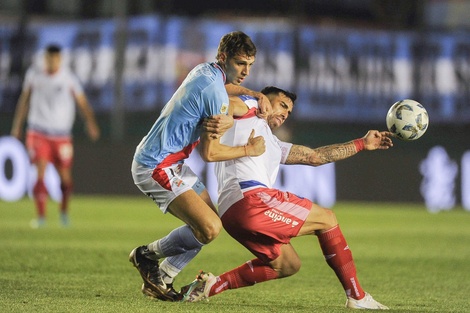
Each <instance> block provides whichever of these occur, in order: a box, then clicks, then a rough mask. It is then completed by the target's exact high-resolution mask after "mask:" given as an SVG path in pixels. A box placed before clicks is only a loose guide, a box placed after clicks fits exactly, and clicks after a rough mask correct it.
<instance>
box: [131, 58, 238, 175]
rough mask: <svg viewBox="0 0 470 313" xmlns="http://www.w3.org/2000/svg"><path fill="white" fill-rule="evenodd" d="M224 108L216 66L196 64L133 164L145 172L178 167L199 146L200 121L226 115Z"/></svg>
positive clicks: (220, 72) (220, 76)
mask: <svg viewBox="0 0 470 313" xmlns="http://www.w3.org/2000/svg"><path fill="white" fill-rule="evenodd" d="M228 105H229V99H228V95H227V91H226V90H225V73H224V72H223V70H222V69H221V68H220V66H219V65H217V64H216V63H203V64H199V65H198V66H196V67H195V68H194V69H193V70H192V71H191V72H190V73H189V74H188V76H187V77H186V79H185V80H184V81H183V83H182V84H181V86H180V87H179V88H178V90H176V92H175V94H174V95H173V97H172V98H171V99H170V101H169V102H168V103H167V104H166V105H165V107H164V108H163V109H162V112H161V113H160V116H159V117H158V119H157V120H156V122H155V124H153V126H152V128H151V129H150V131H149V133H148V134H147V135H146V136H145V137H144V138H143V139H142V141H141V142H140V144H139V145H138V146H137V149H136V151H135V154H134V160H135V161H136V162H138V163H140V164H142V165H144V166H146V167H149V168H155V167H156V166H157V165H161V166H165V165H171V164H174V163H181V162H182V160H184V159H186V158H187V157H188V156H189V154H190V153H191V151H192V150H193V149H194V147H195V146H196V145H197V144H198V143H199V137H200V135H201V130H202V128H201V127H202V120H203V119H204V118H206V117H209V116H212V115H217V114H227V113H228Z"/></svg>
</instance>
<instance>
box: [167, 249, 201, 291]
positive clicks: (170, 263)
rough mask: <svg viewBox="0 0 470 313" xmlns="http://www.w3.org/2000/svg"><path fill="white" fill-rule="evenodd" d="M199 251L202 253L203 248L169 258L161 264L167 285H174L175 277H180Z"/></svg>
mask: <svg viewBox="0 0 470 313" xmlns="http://www.w3.org/2000/svg"><path fill="white" fill-rule="evenodd" d="M199 251H201V248H196V249H193V250H190V251H187V252H185V253H182V254H178V255H175V256H170V257H167V258H166V259H165V260H163V262H162V263H161V264H160V273H162V272H163V273H162V274H164V275H162V278H163V281H164V282H165V283H166V284H170V283H172V282H173V280H174V278H175V276H176V275H178V274H179V272H181V271H182V270H183V268H184V267H185V266H186V265H188V264H189V262H191V260H192V259H194V257H195V256H196V255H197V254H198V253H199Z"/></svg>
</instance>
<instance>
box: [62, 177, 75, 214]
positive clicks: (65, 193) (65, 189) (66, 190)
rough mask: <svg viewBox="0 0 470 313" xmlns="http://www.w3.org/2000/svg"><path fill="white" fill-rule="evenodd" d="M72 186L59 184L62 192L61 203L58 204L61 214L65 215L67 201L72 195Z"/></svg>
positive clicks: (70, 184)
mask: <svg viewBox="0 0 470 313" xmlns="http://www.w3.org/2000/svg"><path fill="white" fill-rule="evenodd" d="M72 189H73V185H72V183H62V184H60V190H62V201H61V203H60V211H61V212H62V213H64V214H65V213H67V210H68V206H69V199H70V195H71V193H72Z"/></svg>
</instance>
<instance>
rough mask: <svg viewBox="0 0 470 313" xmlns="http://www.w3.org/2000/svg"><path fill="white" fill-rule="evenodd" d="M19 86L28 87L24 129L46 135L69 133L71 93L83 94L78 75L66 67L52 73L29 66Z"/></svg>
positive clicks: (72, 107)
mask: <svg viewBox="0 0 470 313" xmlns="http://www.w3.org/2000/svg"><path fill="white" fill-rule="evenodd" d="M23 89H25V90H26V89H30V90H31V97H30V101H29V105H30V107H29V113H28V129H30V130H34V131H37V132H40V133H43V134H46V135H53V136H69V135H70V133H71V131H72V126H73V122H74V120H75V98H74V95H80V94H83V88H82V86H81V85H80V82H79V80H78V78H77V77H76V76H75V75H74V74H73V73H72V72H71V71H70V70H69V69H68V68H61V69H60V70H59V71H57V72H56V73H54V74H49V73H47V72H46V71H45V70H44V69H41V68H38V67H31V68H29V69H28V71H27V72H26V77H25V80H24V83H23Z"/></svg>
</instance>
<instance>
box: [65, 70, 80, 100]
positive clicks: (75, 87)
mask: <svg viewBox="0 0 470 313" xmlns="http://www.w3.org/2000/svg"><path fill="white" fill-rule="evenodd" d="M68 74H69V75H68V76H69V81H70V89H71V90H72V93H73V94H74V95H76V96H78V95H81V94H83V93H84V91H83V87H82V84H81V83H80V80H79V79H78V77H77V76H76V75H75V74H73V73H72V72H69V73H68Z"/></svg>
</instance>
